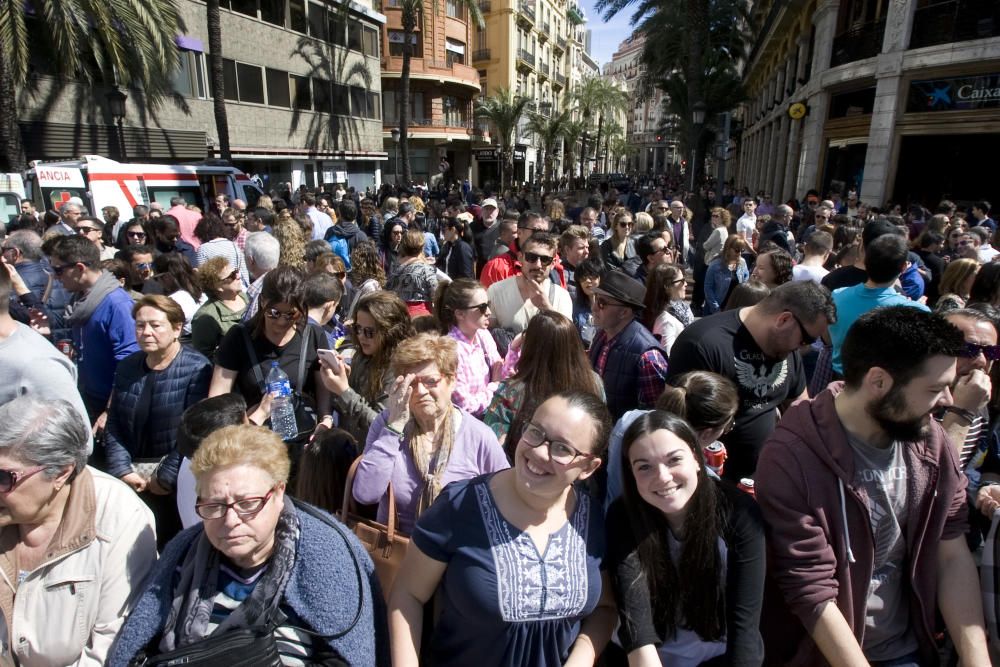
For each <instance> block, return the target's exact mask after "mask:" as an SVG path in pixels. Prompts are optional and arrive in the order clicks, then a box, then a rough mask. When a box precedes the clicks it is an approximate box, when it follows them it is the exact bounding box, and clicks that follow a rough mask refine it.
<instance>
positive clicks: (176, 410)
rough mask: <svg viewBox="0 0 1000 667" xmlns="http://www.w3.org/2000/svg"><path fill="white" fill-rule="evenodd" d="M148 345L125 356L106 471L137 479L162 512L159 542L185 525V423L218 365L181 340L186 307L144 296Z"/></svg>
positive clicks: (140, 323)
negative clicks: (181, 473)
mask: <svg viewBox="0 0 1000 667" xmlns="http://www.w3.org/2000/svg"><path fill="white" fill-rule="evenodd" d="M132 316H133V317H134V318H135V338H136V341H137V342H138V343H139V348H140V350H141V351H140V352H136V353H135V354H132V355H129V356H127V357H125V358H124V359H122V360H121V361H120V362H118V367H117V369H116V371H115V384H114V387H113V388H112V390H111V404H110V407H109V408H108V421H107V426H106V429H105V434H104V449H105V455H106V456H107V462H106V467H105V470H107V472H108V473H110V474H111V475H114V476H115V477H118V478H119V479H121V480H122V481H123V482H125V483H126V484H128V485H129V486H131V487H132V488H133V489H134V490H135V492H136V493H139V494H141V495H140V497H141V498H142V499H143V501H144V502H145V503H146V504H147V505H149V508H150V509H151V510H152V511H153V514H154V515H155V516H156V526H157V532H158V538H159V546H160V547H162V546H163V545H165V544H166V543H167V542H168V541H169V540H170V538H172V537H173V536H174V535H175V534H176V533H177V532H178V531H179V530H180V529H181V522H180V516H179V515H178V514H177V504H176V502H175V501H174V498H173V491H174V489H175V488H176V485H177V470H178V468H179V466H180V462H181V456H180V454H179V453H178V452H177V451H176V448H175V444H176V440H177V425H178V423H180V418H181V415H182V414H184V411H185V410H187V409H188V408H189V407H191V406H192V405H194V404H195V403H197V402H198V401H200V400H201V399H203V398H205V396H207V395H208V383H209V381H210V380H211V378H212V364H211V362H210V361H209V360H208V359H206V358H205V357H203V356H202V355H201V354H199V353H198V352H196V351H195V350H193V349H191V348H189V347H185V346H183V345H181V343H180V336H181V329H182V327H183V326H184V311H183V310H182V309H181V307H180V306H179V305H177V303H176V302H175V301H173V299H170V298H169V297H165V296H160V295H149V296H144V297H142V298H141V299H139V301H137V302H136V304H135V307H134V308H133V309H132Z"/></svg>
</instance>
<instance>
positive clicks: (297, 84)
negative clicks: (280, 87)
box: [288, 74, 312, 111]
mask: <svg viewBox="0 0 1000 667" xmlns="http://www.w3.org/2000/svg"><path fill="white" fill-rule="evenodd" d="M288 87H289V88H290V89H291V97H292V108H293V109H294V110H296V111H310V110H311V109H312V91H311V90H310V89H309V77H307V76H295V75H294V74H289V75H288Z"/></svg>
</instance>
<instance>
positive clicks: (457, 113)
mask: <svg viewBox="0 0 1000 667" xmlns="http://www.w3.org/2000/svg"><path fill="white" fill-rule="evenodd" d="M441 107H442V109H443V112H444V124H445V125H449V126H451V127H461V126H463V125H465V105H464V104H462V102H460V101H459V100H458V98H457V97H453V96H451V95H443V96H442V97H441Z"/></svg>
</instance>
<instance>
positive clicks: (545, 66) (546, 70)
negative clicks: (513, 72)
mask: <svg viewBox="0 0 1000 667" xmlns="http://www.w3.org/2000/svg"><path fill="white" fill-rule="evenodd" d="M538 68H539V69H540V70H541V71H542V74H544V75H545V76H548V75H549V72H550V71H551V70H550V69H549V64H548V63H542V64H540V65H539V66H538Z"/></svg>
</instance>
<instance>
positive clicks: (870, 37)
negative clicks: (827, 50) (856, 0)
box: [830, 19, 885, 67]
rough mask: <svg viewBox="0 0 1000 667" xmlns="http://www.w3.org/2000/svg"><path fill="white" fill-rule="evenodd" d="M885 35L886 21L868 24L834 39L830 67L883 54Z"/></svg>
mask: <svg viewBox="0 0 1000 667" xmlns="http://www.w3.org/2000/svg"><path fill="white" fill-rule="evenodd" d="M884 35H885V19H883V20H881V21H875V22H873V23H866V24H865V25H863V26H860V27H858V28H855V29H853V30H849V31H847V32H845V33H842V34H840V35H837V36H836V37H834V38H833V55H832V56H831V57H830V67H837V66H839V65H846V64H847V63H853V62H855V61H858V60H864V59H865V58H872V57H874V56H877V55H878V54H879V53H881V52H882V37H883V36H884Z"/></svg>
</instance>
